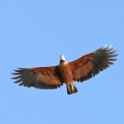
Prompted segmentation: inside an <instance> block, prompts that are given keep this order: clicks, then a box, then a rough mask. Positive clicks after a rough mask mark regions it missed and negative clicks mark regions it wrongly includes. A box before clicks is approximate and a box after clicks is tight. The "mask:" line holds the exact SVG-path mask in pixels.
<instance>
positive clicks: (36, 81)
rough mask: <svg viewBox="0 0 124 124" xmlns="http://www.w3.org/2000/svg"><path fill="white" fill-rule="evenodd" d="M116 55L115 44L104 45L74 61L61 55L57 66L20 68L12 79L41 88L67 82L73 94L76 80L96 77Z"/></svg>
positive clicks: (28, 85)
mask: <svg viewBox="0 0 124 124" xmlns="http://www.w3.org/2000/svg"><path fill="white" fill-rule="evenodd" d="M116 56H117V54H116V50H115V47H113V46H108V47H107V46H103V47H101V48H99V49H97V50H96V51H94V52H92V53H89V54H87V55H84V56H82V57H81V58H79V59H77V60H74V61H72V62H67V61H66V60H65V57H64V56H63V55H61V56H60V63H59V65H57V66H51V67H35V68H18V69H17V70H14V73H12V74H13V75H15V77H13V78H12V79H15V80H16V81H15V82H14V83H19V85H20V86H22V85H23V86H26V87H35V88H39V89H56V88H58V87H60V86H62V85H63V84H64V83H65V84H66V88H67V93H68V94H72V93H76V92H77V91H78V90H77V88H76V87H75V85H74V81H78V82H83V81H85V80H88V79H90V78H92V77H94V76H95V75H96V74H98V73H99V72H100V71H103V70H104V69H106V68H108V67H109V66H110V65H111V64H113V62H114V61H115V60H116V58H115V57H116Z"/></svg>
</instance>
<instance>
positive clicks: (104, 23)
mask: <svg viewBox="0 0 124 124" xmlns="http://www.w3.org/2000/svg"><path fill="white" fill-rule="evenodd" d="M105 44H107V45H111V44H113V45H114V46H116V49H117V53H118V54H119V55H118V56H117V59H118V60H117V61H116V62H115V63H114V65H112V66H111V67H110V68H108V69H106V70H104V71H103V72H101V73H100V74H98V75H97V76H95V77H94V78H92V79H90V80H88V81H85V82H84V83H77V82H75V85H76V87H77V89H78V93H77V94H73V95H67V92H66V86H65V85H64V86H62V87H61V88H58V89H57V90H38V89H35V88H26V87H19V86H18V85H17V84H14V83H13V80H12V79H11V77H12V75H11V72H13V69H16V68H17V67H28V68H30V67H37V66H51V65H58V64H59V57H60V54H64V56H65V58H66V60H67V61H72V60H75V59H77V58H78V57H81V56H82V55H85V54H87V53H90V52H93V51H94V50H96V49H98V48H100V47H101V46H103V45H105ZM0 56H1V62H0V63H1V64H0V68H1V69H0V74H1V79H0V124H28V123H29V124H124V0H61V1H60V0H11V1H10V0H0Z"/></svg>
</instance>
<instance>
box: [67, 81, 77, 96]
mask: <svg viewBox="0 0 124 124" xmlns="http://www.w3.org/2000/svg"><path fill="white" fill-rule="evenodd" d="M66 87H67V93H68V94H69V95H70V94H72V93H76V92H78V90H77V88H76V87H75V85H74V84H73V83H71V84H69V85H68V84H67V85H66Z"/></svg>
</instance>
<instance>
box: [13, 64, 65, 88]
mask: <svg viewBox="0 0 124 124" xmlns="http://www.w3.org/2000/svg"><path fill="white" fill-rule="evenodd" d="M12 74H14V75H16V76H15V77H14V78H12V79H16V81H15V82H14V83H19V85H20V86H21V85H23V86H26V87H35V88H39V89H56V88H57V87H60V86H61V85H62V84H63V80H62V78H61V74H60V71H59V67H58V66H53V67H37V68H29V69H28V68H19V69H17V70H15V73H12Z"/></svg>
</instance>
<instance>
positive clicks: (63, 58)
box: [60, 54, 66, 63]
mask: <svg viewBox="0 0 124 124" xmlns="http://www.w3.org/2000/svg"><path fill="white" fill-rule="evenodd" d="M63 61H66V60H65V57H64V56H63V55H62V54H61V55H60V63H61V62H63Z"/></svg>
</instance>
